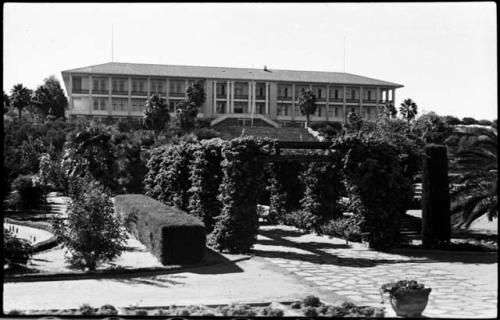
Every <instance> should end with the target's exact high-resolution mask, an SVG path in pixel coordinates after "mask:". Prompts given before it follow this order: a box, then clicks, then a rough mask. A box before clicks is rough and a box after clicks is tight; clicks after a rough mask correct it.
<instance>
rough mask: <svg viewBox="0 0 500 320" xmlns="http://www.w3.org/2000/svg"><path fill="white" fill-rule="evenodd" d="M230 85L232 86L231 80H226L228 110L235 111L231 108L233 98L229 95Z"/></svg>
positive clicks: (228, 111) (229, 111)
mask: <svg viewBox="0 0 500 320" xmlns="http://www.w3.org/2000/svg"><path fill="white" fill-rule="evenodd" d="M230 87H231V82H230V81H226V110H227V111H226V112H227V113H233V110H232V109H231V99H230V97H229V92H230Z"/></svg>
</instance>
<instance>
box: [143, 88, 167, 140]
mask: <svg viewBox="0 0 500 320" xmlns="http://www.w3.org/2000/svg"><path fill="white" fill-rule="evenodd" d="M169 121H170V114H169V113H168V106H167V103H166V101H165V99H164V98H161V97H160V96H158V95H153V96H151V98H149V99H148V101H147V102H146V109H145V110H144V117H143V126H144V128H145V129H146V130H154V131H161V130H163V129H164V128H165V125H166V124H167V123H168V122H169Z"/></svg>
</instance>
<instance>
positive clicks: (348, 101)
mask: <svg viewBox="0 0 500 320" xmlns="http://www.w3.org/2000/svg"><path fill="white" fill-rule="evenodd" d="M345 102H347V103H359V98H356V99H345Z"/></svg>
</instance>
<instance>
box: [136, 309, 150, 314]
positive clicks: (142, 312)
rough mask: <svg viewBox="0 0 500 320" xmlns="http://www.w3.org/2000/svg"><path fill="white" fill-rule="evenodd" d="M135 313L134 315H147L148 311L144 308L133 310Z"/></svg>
mask: <svg viewBox="0 0 500 320" xmlns="http://www.w3.org/2000/svg"><path fill="white" fill-rule="evenodd" d="M135 315H136V316H147V315H148V311H147V310H144V309H139V310H135Z"/></svg>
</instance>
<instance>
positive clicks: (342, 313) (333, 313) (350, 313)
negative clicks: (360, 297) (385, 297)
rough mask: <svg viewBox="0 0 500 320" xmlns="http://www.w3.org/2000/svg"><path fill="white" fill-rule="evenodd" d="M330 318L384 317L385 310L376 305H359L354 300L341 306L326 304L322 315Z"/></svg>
mask: <svg viewBox="0 0 500 320" xmlns="http://www.w3.org/2000/svg"><path fill="white" fill-rule="evenodd" d="M320 316H325V317H330V318H341V317H342V318H348V317H349V318H351V317H355V318H383V317H384V310H383V309H382V308H376V307H369V306H366V307H358V306H356V305H355V304H353V303H352V302H347V301H346V302H343V303H342V304H341V305H340V306H326V308H324V309H323V310H321V315H320Z"/></svg>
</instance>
